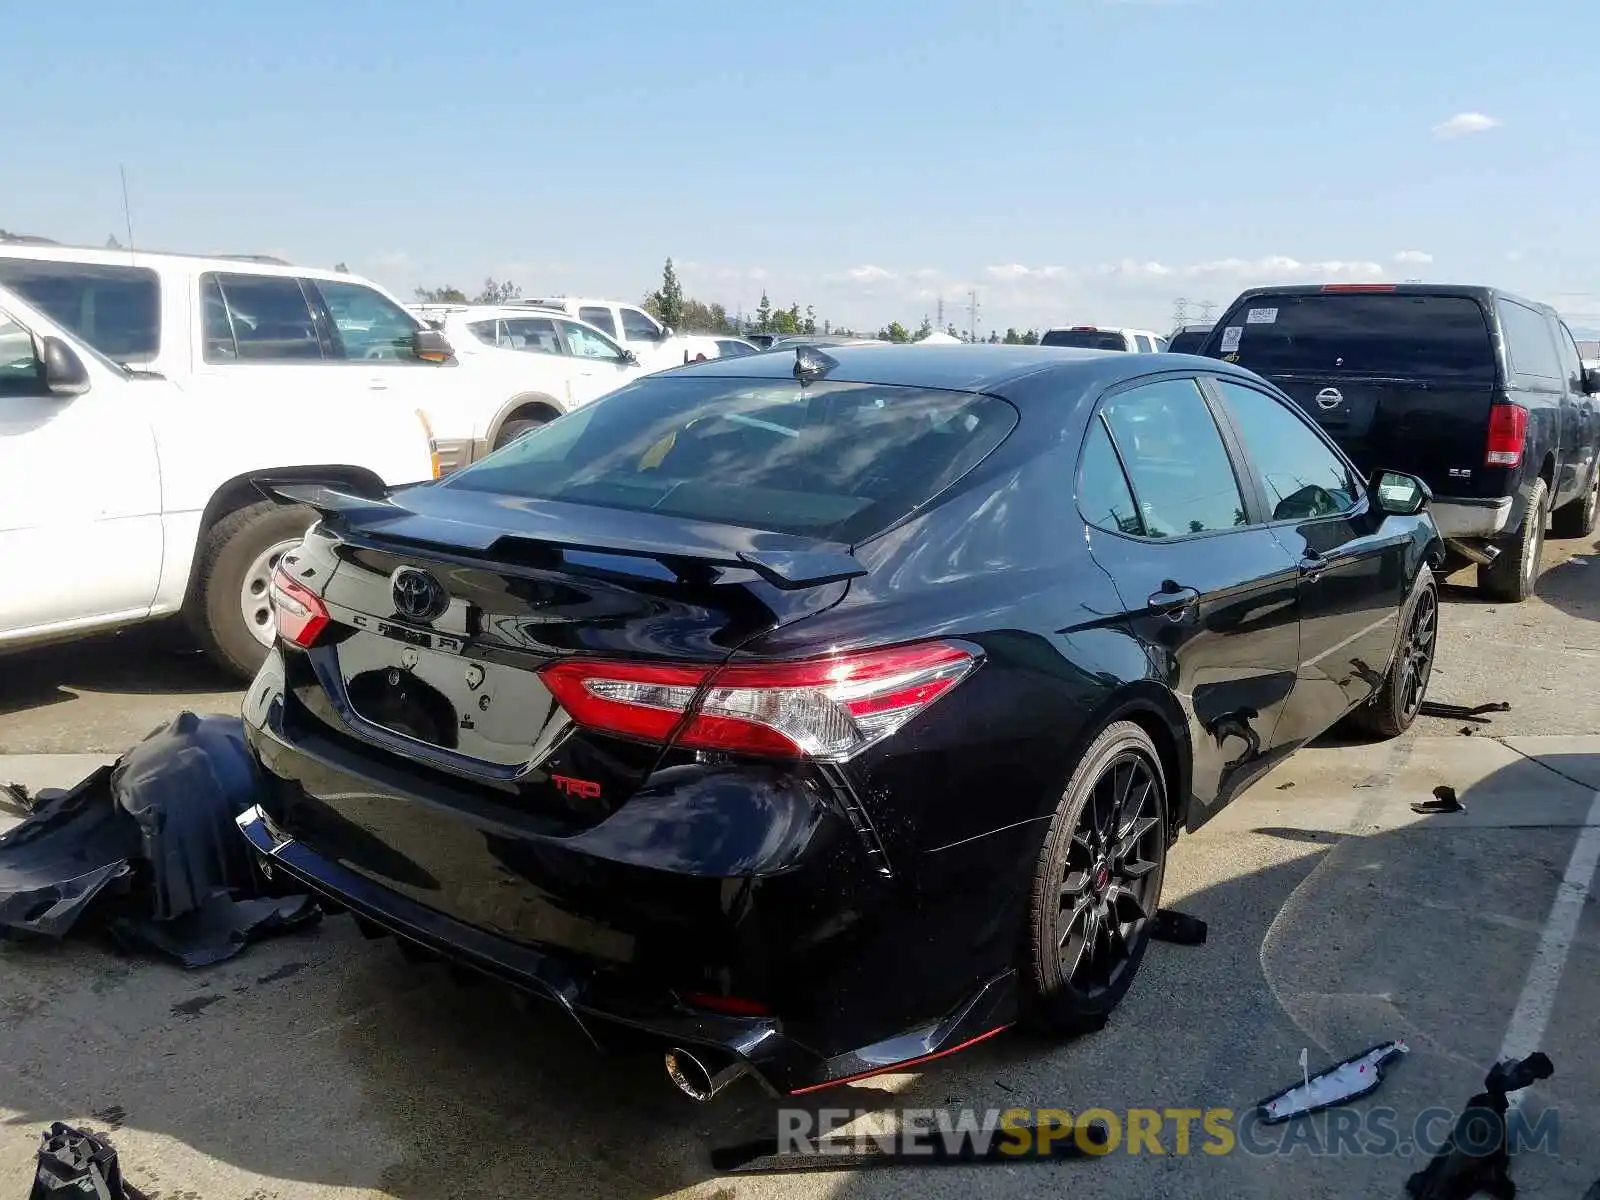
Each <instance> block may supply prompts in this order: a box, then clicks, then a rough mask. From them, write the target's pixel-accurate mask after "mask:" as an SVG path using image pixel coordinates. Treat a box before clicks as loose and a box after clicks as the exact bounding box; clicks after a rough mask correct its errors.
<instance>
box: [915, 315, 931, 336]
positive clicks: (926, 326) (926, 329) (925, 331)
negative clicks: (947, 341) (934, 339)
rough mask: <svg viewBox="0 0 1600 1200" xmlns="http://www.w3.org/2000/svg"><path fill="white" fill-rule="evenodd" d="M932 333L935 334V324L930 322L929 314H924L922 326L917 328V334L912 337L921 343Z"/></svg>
mask: <svg viewBox="0 0 1600 1200" xmlns="http://www.w3.org/2000/svg"><path fill="white" fill-rule="evenodd" d="M932 332H933V322H932V321H930V320H928V314H927V313H923V314H922V324H921V325H918V326H917V332H916V333H914V334H912V335H911V336H912V337H913V338H914V339H915V340H917V341H919V342H920V341H921V340H922V339H923V338H925V337H927V336H928V335H929V334H930V333H932Z"/></svg>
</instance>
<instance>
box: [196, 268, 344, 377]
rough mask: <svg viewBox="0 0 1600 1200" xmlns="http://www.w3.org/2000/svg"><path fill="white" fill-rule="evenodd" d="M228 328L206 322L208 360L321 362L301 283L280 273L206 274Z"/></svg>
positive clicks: (214, 318) (313, 323)
mask: <svg viewBox="0 0 1600 1200" xmlns="http://www.w3.org/2000/svg"><path fill="white" fill-rule="evenodd" d="M205 282H208V283H209V284H210V286H211V288H212V289H213V294H214V296H215V297H216V303H217V304H219V305H220V306H221V309H220V312H221V313H222V319H223V320H225V321H226V323H227V326H228V331H227V337H226V339H224V337H223V336H222V326H221V325H220V324H219V323H218V321H217V318H216V317H215V316H211V317H210V319H209V320H208V322H207V331H206V360H207V361H208V362H218V361H222V362H233V361H239V362H302V361H307V360H311V359H317V360H320V359H321V358H322V343H321V341H320V340H319V338H318V337H317V326H316V321H315V319H314V318H313V317H312V315H311V306H310V305H309V304H307V303H306V297H305V294H304V293H303V292H302V291H301V290H300V284H299V282H298V281H296V280H294V279H291V278H288V277H286V276H282V275H230V274H218V275H208V276H206V280H205Z"/></svg>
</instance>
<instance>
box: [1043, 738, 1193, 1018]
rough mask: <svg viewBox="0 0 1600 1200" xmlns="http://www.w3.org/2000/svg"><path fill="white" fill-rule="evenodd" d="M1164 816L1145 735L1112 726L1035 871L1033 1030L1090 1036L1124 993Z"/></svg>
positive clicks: (1164, 832)
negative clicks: (1087, 1034)
mask: <svg viewBox="0 0 1600 1200" xmlns="http://www.w3.org/2000/svg"><path fill="white" fill-rule="evenodd" d="M1119 795H1120V796H1121V804H1120V808H1119V807H1118V797H1119ZM1130 804H1136V805H1137V807H1135V808H1133V809H1132V810H1131V815H1130V811H1129V809H1128V806H1129V805H1130ZM1167 812H1168V797H1167V780H1166V773H1165V771H1164V770H1163V768H1162V764H1161V756H1160V754H1159V753H1157V751H1156V747H1155V743H1154V742H1152V741H1151V739H1150V735H1149V734H1148V733H1146V732H1145V731H1144V730H1143V729H1142V728H1140V726H1138V725H1137V724H1135V723H1134V722H1132V721H1118V722H1115V723H1114V724H1112V725H1110V726H1108V727H1107V728H1106V729H1105V730H1104V731H1103V732H1102V733H1101V734H1100V735H1099V736H1098V737H1097V738H1095V740H1094V742H1093V743H1092V744H1091V745H1090V746H1089V748H1088V750H1087V751H1085V752H1084V755H1083V757H1082V759H1081V760H1080V761H1079V763H1078V766H1077V769H1076V770H1074V771H1073V773H1072V778H1071V780H1069V781H1068V783H1067V787H1066V790H1065V791H1064V792H1063V793H1062V796H1061V801H1060V803H1059V804H1058V805H1057V807H1056V812H1055V816H1054V817H1053V818H1052V820H1051V822H1050V830H1049V832H1048V833H1047V834H1046V835H1045V839H1044V845H1043V846H1042V847H1041V849H1040V851H1039V858H1038V862H1037V864H1036V866H1035V870H1034V879H1033V889H1032V894H1031V897H1030V902H1029V908H1028V918H1027V930H1026V937H1025V939H1024V950H1023V959H1024V962H1023V964H1022V970H1021V972H1020V974H1021V977H1022V981H1023V996H1022V1000H1023V1005H1022V1010H1023V1021H1024V1023H1025V1024H1026V1025H1028V1026H1029V1027H1031V1028H1033V1029H1034V1030H1036V1031H1038V1032H1041V1033H1045V1034H1049V1035H1053V1036H1069V1035H1073V1034H1080V1033H1092V1032H1094V1031H1095V1030H1097V1029H1100V1028H1101V1027H1102V1026H1104V1025H1105V1023H1106V1020H1107V1019H1108V1018H1109V1017H1110V1015H1111V1012H1112V1010H1113V1009H1115V1008H1116V1006H1117V1005H1118V1003H1120V1002H1121V1000H1122V998H1123V996H1124V995H1126V994H1127V991H1128V988H1129V987H1130V986H1132V984H1133V979H1134V976H1135V975H1136V974H1137V973H1138V970H1139V964H1140V963H1141V962H1142V961H1143V960H1144V955H1145V951H1146V950H1147V949H1148V947H1149V944H1150V931H1151V921H1152V920H1153V919H1154V917H1155V915H1156V908H1157V906H1158V905H1159V903H1160V900H1161V881H1162V877H1163V875H1164V874H1165V872H1166V860H1167V845H1168V842H1169V840H1170V835H1169V827H1168V822H1167ZM1113 826H1115V829H1116V835H1115V836H1111V835H1110V834H1108V830H1110V829H1112V827H1113ZM1113 914H1114V916H1113Z"/></svg>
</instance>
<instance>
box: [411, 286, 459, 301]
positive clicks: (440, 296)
mask: <svg viewBox="0 0 1600 1200" xmlns="http://www.w3.org/2000/svg"><path fill="white" fill-rule="evenodd" d="M412 295H414V296H416V298H417V299H418V300H420V301H422V302H423V303H424V304H465V303H466V302H467V294H466V293H465V292H463V291H462V290H461V289H460V288H454V287H434V288H421V287H419V288H417V289H416V291H414V292H413V293H412Z"/></svg>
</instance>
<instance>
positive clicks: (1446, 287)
mask: <svg viewBox="0 0 1600 1200" xmlns="http://www.w3.org/2000/svg"><path fill="white" fill-rule="evenodd" d="M1361 294H1369V295H1378V296H1464V297H1467V298H1469V299H1473V300H1480V301H1493V300H1496V299H1500V300H1514V301H1515V302H1516V303H1518V304H1523V305H1526V306H1527V307H1529V308H1536V309H1538V310H1539V311H1541V312H1548V313H1554V312H1555V311H1556V310H1555V309H1554V308H1552V307H1551V306H1550V305H1548V304H1543V303H1541V302H1540V301H1538V300H1529V299H1528V298H1527V297H1526V296H1519V295H1517V294H1516V293H1515V292H1508V291H1506V290H1505V289H1504V288H1498V287H1493V286H1491V285H1489V284H1482V283H1367V284H1360V283H1358V284H1325V283H1278V284H1269V285H1266V286H1263V287H1253V288H1249V289H1247V290H1245V291H1244V292H1241V293H1240V294H1239V298H1238V299H1237V300H1235V301H1234V302H1233V304H1231V305H1229V306H1228V307H1229V308H1236V307H1237V306H1238V305H1239V304H1241V303H1243V302H1244V301H1245V300H1249V299H1255V298H1260V297H1262V296H1321V295H1328V296H1336V295H1361ZM1218 323H1219V324H1220V322H1218Z"/></svg>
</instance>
